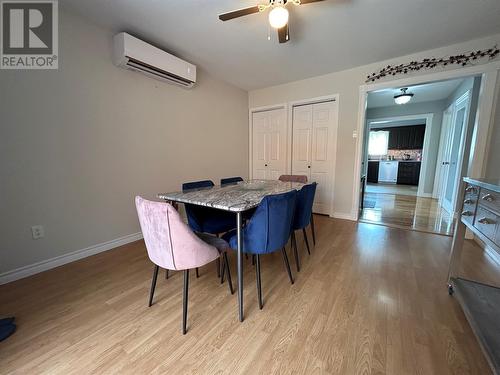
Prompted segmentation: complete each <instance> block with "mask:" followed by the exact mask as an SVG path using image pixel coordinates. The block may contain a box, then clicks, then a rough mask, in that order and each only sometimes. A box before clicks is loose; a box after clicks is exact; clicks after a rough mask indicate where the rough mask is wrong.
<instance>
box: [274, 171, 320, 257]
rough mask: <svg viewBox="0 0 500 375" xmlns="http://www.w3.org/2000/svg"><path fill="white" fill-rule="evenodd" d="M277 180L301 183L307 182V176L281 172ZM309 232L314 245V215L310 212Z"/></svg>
mask: <svg viewBox="0 0 500 375" xmlns="http://www.w3.org/2000/svg"><path fill="white" fill-rule="evenodd" d="M278 180H280V181H283V182H300V183H301V184H307V176H306V175H303V174H282V175H281V176H279V178H278ZM311 232H312V235H313V244H314V245H316V231H315V229H314V215H313V214H312V213H311ZM308 249H309V247H308ZM308 251H309V250H308Z"/></svg>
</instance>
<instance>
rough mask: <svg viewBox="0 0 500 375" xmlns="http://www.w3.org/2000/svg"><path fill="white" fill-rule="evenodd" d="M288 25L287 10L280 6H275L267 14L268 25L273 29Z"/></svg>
mask: <svg viewBox="0 0 500 375" xmlns="http://www.w3.org/2000/svg"><path fill="white" fill-rule="evenodd" d="M287 23H288V10H286V9H285V8H284V7H282V6H275V7H274V8H273V9H271V11H270V12H269V24H270V25H271V27H274V28H275V29H281V28H282V27H284V26H286V24H287Z"/></svg>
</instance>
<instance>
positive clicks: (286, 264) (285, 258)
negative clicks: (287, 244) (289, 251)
mask: <svg viewBox="0 0 500 375" xmlns="http://www.w3.org/2000/svg"><path fill="white" fill-rule="evenodd" d="M281 254H283V261H284V262H285V268H286V271H287V272H288V278H289V279H290V283H291V284H292V285H293V276H292V270H291V269H290V263H288V256H287V255H286V250H285V248H283V249H281Z"/></svg>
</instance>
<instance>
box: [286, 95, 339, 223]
mask: <svg viewBox="0 0 500 375" xmlns="http://www.w3.org/2000/svg"><path fill="white" fill-rule="evenodd" d="M292 122H293V123H292V127H293V132H292V134H293V142H292V145H293V147H292V174H301V175H306V176H307V178H308V180H309V181H311V182H313V181H315V182H317V183H318V187H317V190H316V197H315V199H314V206H313V211H314V212H316V213H321V214H327V215H331V214H332V202H333V167H334V164H335V153H336V141H337V139H336V138H337V134H336V133H337V102H336V101H327V102H323V103H315V104H307V105H301V106H296V107H294V109H293V121H292Z"/></svg>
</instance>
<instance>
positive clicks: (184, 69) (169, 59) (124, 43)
mask: <svg viewBox="0 0 500 375" xmlns="http://www.w3.org/2000/svg"><path fill="white" fill-rule="evenodd" d="M113 45H114V51H113V58H114V63H115V64H116V65H117V66H119V67H122V68H126V69H131V70H135V71H138V72H140V73H144V74H146V75H148V76H150V77H152V78H156V79H159V80H161V81H166V82H168V83H173V84H176V85H179V86H182V87H187V88H190V87H193V85H194V84H195V82H196V65H193V64H190V63H188V62H186V61H184V60H181V59H179V58H178V57H175V56H174V55H171V54H169V53H167V52H165V51H162V50H161V49H159V48H156V47H154V46H152V45H151V44H148V43H146V42H143V41H142V40H140V39H137V38H136V37H133V36H132V35H130V34H127V33H120V34H117V35H115V37H114V38H113Z"/></svg>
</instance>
